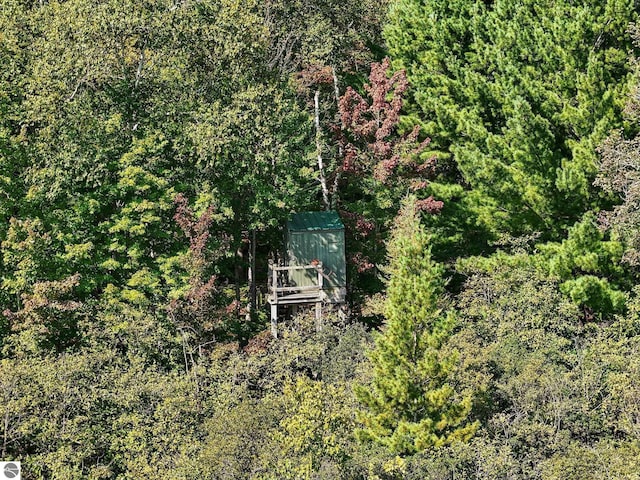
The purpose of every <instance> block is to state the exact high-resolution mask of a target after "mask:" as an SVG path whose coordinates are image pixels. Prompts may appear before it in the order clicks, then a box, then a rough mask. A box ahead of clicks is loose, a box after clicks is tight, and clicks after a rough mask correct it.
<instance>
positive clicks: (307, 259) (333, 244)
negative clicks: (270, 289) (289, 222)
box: [287, 230, 347, 288]
mask: <svg viewBox="0 0 640 480" xmlns="http://www.w3.org/2000/svg"><path fill="white" fill-rule="evenodd" d="M287 252H288V256H289V262H290V264H292V265H308V264H310V263H311V262H312V261H313V260H320V261H321V262H322V265H323V267H324V272H325V275H326V276H325V279H324V284H325V285H324V286H325V288H338V287H344V286H346V284H347V269H346V262H345V253H344V230H329V231H302V232H296V231H291V230H290V231H289V232H288V245H287ZM315 275H316V274H315V272H313V271H312V270H309V271H305V272H302V271H300V272H295V271H294V272H292V273H291V275H290V280H291V281H293V282H295V284H296V285H312V284H315V283H316V280H315Z"/></svg>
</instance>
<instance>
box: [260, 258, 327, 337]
mask: <svg viewBox="0 0 640 480" xmlns="http://www.w3.org/2000/svg"><path fill="white" fill-rule="evenodd" d="M294 270H312V271H315V272H316V275H313V276H310V278H312V279H315V282H314V284H313V285H299V286H298V285H289V284H288V281H289V272H291V271H294ZM322 287H323V272H322V262H318V263H317V264H313V265H289V266H282V267H279V266H275V265H273V264H271V263H270V264H269V296H268V298H267V301H268V302H269V304H270V305H271V334H272V335H273V336H274V338H278V306H279V305H305V304H315V306H316V322H317V325H318V327H320V322H321V320H322V302H323V300H324V292H323V291H322Z"/></svg>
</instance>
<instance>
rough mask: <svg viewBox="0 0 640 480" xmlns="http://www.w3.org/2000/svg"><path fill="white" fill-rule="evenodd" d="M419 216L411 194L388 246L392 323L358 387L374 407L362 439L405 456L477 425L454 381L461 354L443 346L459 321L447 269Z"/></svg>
mask: <svg viewBox="0 0 640 480" xmlns="http://www.w3.org/2000/svg"><path fill="white" fill-rule="evenodd" d="M418 215H419V214H418V211H417V209H416V206H415V198H414V197H409V198H408V199H407V201H406V203H405V204H404V206H403V208H402V210H401V212H400V215H399V216H398V219H397V220H396V225H395V229H394V232H393V234H392V237H391V240H390V241H389V245H388V248H389V256H390V265H389V274H390V279H389V284H388V289H387V300H386V305H385V316H386V319H387V323H386V328H385V330H384V332H383V333H382V334H381V335H380V336H378V338H377V340H376V346H375V348H374V349H373V350H372V351H371V353H370V355H369V358H370V361H371V363H372V365H373V380H372V382H371V385H369V386H359V387H358V389H357V392H356V393H357V395H358V398H359V399H360V401H361V402H362V403H363V404H364V405H365V406H366V407H367V409H366V411H365V412H364V413H362V414H361V416H360V420H361V422H362V423H363V424H364V429H362V430H361V431H360V432H359V436H360V438H361V439H365V440H373V441H376V442H378V443H381V444H383V445H386V446H387V447H388V448H389V449H390V450H391V451H393V452H396V453H401V454H411V453H415V452H418V451H421V450H424V449H426V448H430V447H439V446H442V445H446V444H449V443H452V442H454V441H456V440H466V439H468V438H470V437H471V436H472V435H473V433H474V432H475V430H476V429H477V424H475V423H468V422H467V421H466V420H467V417H468V415H469V412H470V410H471V398H470V397H469V396H465V397H464V398H462V397H461V396H460V395H458V394H457V393H456V392H455V390H454V388H453V387H452V386H451V385H450V383H449V382H448V379H449V378H450V375H451V374H452V372H453V371H454V369H455V364H456V357H455V355H454V354H451V353H448V354H447V353H444V350H443V348H442V347H443V346H444V345H445V343H446V342H447V339H448V338H449V336H450V335H451V332H452V329H453V327H454V321H455V318H454V314H453V312H452V311H447V310H445V309H444V308H443V305H442V304H443V298H442V297H443V290H444V288H443V283H444V282H443V279H442V273H443V271H442V267H441V266H440V265H438V264H436V263H435V262H434V261H433V260H432V259H431V252H430V247H429V237H428V235H427V233H426V232H425V229H424V227H423V226H422V225H421V224H420V219H419V216H418Z"/></svg>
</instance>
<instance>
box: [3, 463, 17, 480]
mask: <svg viewBox="0 0 640 480" xmlns="http://www.w3.org/2000/svg"><path fill="white" fill-rule="evenodd" d="M18 475H20V467H19V466H18V465H16V464H15V463H7V464H6V465H5V466H4V476H5V477H6V478H18Z"/></svg>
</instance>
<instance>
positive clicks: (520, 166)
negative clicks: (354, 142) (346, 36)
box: [385, 0, 637, 240]
mask: <svg viewBox="0 0 640 480" xmlns="http://www.w3.org/2000/svg"><path fill="white" fill-rule="evenodd" d="M636 18H637V10H636V6H635V4H634V2H632V1H629V0H607V1H587V2H570V1H567V0H561V1H547V0H545V1H538V0H526V1H521V0H496V1H490V2H486V1H479V0H454V1H448V0H447V1H445V0H433V1H429V2H425V1H424V0H396V1H395V2H393V5H392V8H391V11H390V16H389V24H388V26H387V28H386V30H385V37H386V40H387V43H388V46H389V54H390V56H391V57H392V59H393V61H394V66H395V67H397V68H404V69H406V71H407V78H408V80H409V84H410V85H411V86H412V90H411V91H409V92H408V93H409V96H408V100H407V104H408V111H410V112H411V113H412V115H413V120H412V121H415V122H417V123H421V124H423V125H424V127H425V128H424V130H425V131H427V132H429V133H430V135H431V136H432V140H433V143H432V146H433V147H434V148H435V150H437V152H438V153H439V155H440V157H441V161H440V162H439V165H440V166H441V167H442V166H445V165H448V166H449V167H450V170H449V173H450V175H448V178H449V180H453V181H454V182H455V183H458V184H460V185H462V186H463V187H464V192H462V191H459V190H455V189H454V190H451V189H450V188H449V189H445V190H446V191H448V192H449V194H450V195H454V196H455V199H456V202H450V205H460V204H461V203H462V204H464V205H465V206H466V207H467V209H466V210H465V212H464V213H463V214H462V215H460V216H459V218H458V221H459V222H460V223H461V224H464V225H466V228H467V231H469V230H476V231H478V232H482V231H486V232H488V233H489V235H490V236H493V237H494V238H497V237H500V236H501V235H504V234H506V235H511V236H518V235H523V234H531V233H533V232H540V233H541V234H542V239H553V240H555V239H558V238H562V236H563V235H564V234H565V233H566V230H567V228H569V227H570V226H571V225H572V224H573V223H574V222H575V221H577V220H578V219H579V218H580V217H581V216H582V214H583V213H584V212H585V211H586V210H589V209H591V208H594V207H596V208H597V207H600V206H602V205H603V204H605V203H606V201H605V202H603V196H602V194H601V192H599V191H597V190H596V189H595V188H594V187H593V180H594V178H595V176H596V173H597V155H596V151H595V147H596V146H597V145H598V144H599V143H600V142H601V141H602V140H603V139H604V138H605V137H606V135H607V134H608V132H609V131H610V130H611V129H612V128H615V127H619V126H621V125H622V115H621V111H622V108H623V106H624V98H625V95H626V93H627V92H628V89H629V80H630V79H631V75H630V72H631V62H630V60H629V52H630V51H631V50H632V43H631V39H630V38H629V35H628V33H627V30H628V27H629V23H630V22H633V21H634V20H635V19H636ZM436 196H437V197H438V198H441V199H443V200H445V199H446V198H447V195H446V194H445V192H436ZM446 213H447V212H445V216H444V217H445V218H447V215H446ZM471 219H473V220H471ZM474 222H475V225H473V223H474Z"/></svg>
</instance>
